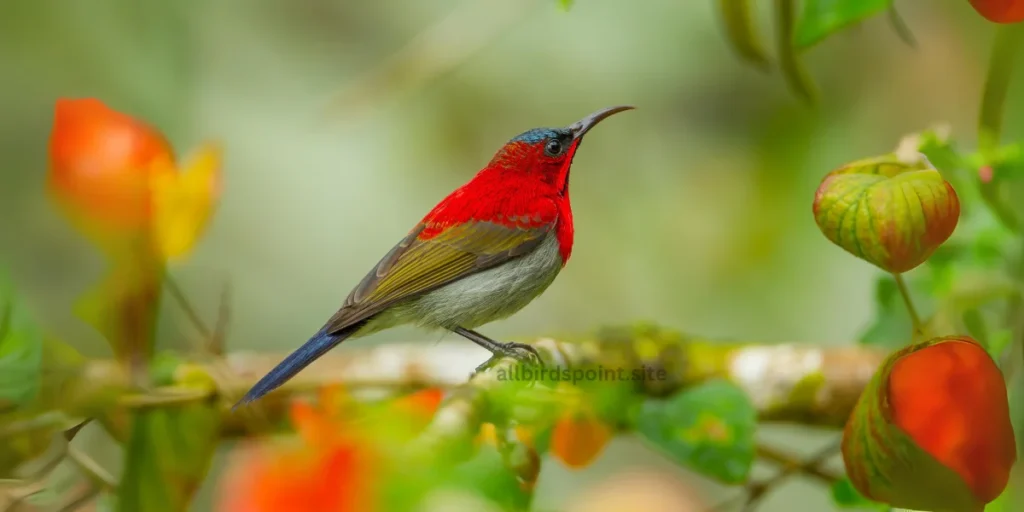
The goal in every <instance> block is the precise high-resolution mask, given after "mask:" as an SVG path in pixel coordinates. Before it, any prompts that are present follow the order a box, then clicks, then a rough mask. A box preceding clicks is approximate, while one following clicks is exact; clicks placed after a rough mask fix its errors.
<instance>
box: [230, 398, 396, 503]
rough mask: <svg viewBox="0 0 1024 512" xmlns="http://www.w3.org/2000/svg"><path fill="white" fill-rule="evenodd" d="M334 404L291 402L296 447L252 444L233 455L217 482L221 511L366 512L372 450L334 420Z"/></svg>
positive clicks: (370, 489)
mask: <svg viewBox="0 0 1024 512" xmlns="http://www.w3.org/2000/svg"><path fill="white" fill-rule="evenodd" d="M333 409H334V405H333V404H332V403H331V402H330V401H328V400H321V407H320V408H315V407H313V406H311V405H310V404H307V403H302V402H297V403H295V404H293V406H292V410H291V420H292V423H293V424H294V426H295V429H296V431H297V432H298V434H299V438H300V439H301V443H300V444H299V445H298V446H287V447H285V446H279V447H270V446H257V447H255V448H253V449H251V450H249V451H248V453H246V454H243V455H242V456H240V457H239V458H237V459H236V460H235V461H234V462H233V463H232V465H231V469H230V470H229V472H228V474H227V476H226V477H225V479H224V480H223V481H222V482H221V489H220V502H219V504H218V507H217V510H220V511H222V512H279V511H282V510H318V511H322V512H372V511H373V510H375V509H376V507H375V500H374V492H373V485H374V479H373V475H374V471H373V466H374V463H375V458H374V454H373V453H372V452H371V448H370V446H371V444H369V443H367V442H366V440H365V439H362V438H361V437H360V436H359V435H357V434H356V433H355V432H354V431H353V430H351V429H350V428H348V426H347V425H345V424H343V423H342V422H341V421H339V420H337V419H336V414H335V413H336V412H337V411H335V410H333Z"/></svg>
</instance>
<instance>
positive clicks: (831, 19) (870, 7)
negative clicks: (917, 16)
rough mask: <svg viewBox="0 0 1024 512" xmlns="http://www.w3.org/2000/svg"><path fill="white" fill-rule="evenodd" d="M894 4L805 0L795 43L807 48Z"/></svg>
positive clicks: (865, 0) (864, 0)
mask: <svg viewBox="0 0 1024 512" xmlns="http://www.w3.org/2000/svg"><path fill="white" fill-rule="evenodd" d="M891 5H892V0H806V1H805V2H804V9H803V12H802V13H801V14H800V20H799V21H798V22H797V27H796V45H797V47H798V48H800V49H806V48H809V47H811V46H814V45H815V44H817V43H820V42H821V41H822V40H824V39H825V38H826V37H828V36H830V35H832V34H835V33H836V32H839V31H841V30H843V29H845V28H847V27H849V26H850V25H853V24H855V23H858V22H861V21H864V20H866V19H867V18H870V17H872V16H874V15H876V14H878V13H880V12H882V11H885V10H886V9H888V8H889V7H890V6H891Z"/></svg>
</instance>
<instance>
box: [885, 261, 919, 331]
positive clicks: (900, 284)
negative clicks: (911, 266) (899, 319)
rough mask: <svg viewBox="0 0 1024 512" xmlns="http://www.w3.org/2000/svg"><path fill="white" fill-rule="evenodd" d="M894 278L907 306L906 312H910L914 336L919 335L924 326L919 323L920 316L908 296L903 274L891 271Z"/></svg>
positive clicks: (908, 291)
mask: <svg viewBox="0 0 1024 512" xmlns="http://www.w3.org/2000/svg"><path fill="white" fill-rule="evenodd" d="M892 276H893V277H894V278H895V279H896V286H897V287H898V288H899V289H900V296H902V297H903V303H904V304H906V306H907V312H908V313H910V322H911V324H912V325H913V326H914V336H921V335H922V334H923V333H924V328H923V327H922V325H923V324H921V317H920V316H918V314H917V309H916V308H914V301H913V299H911V298H910V288H908V287H907V283H906V282H905V281H904V280H903V274H900V273H898V272H897V273H893V275H892Z"/></svg>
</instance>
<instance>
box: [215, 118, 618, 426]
mask: <svg viewBox="0 0 1024 512" xmlns="http://www.w3.org/2000/svg"><path fill="white" fill-rule="evenodd" d="M632 108H633V107H628V106H620V107H611V108H606V109H602V110H599V111H597V112H594V113H593V114H590V115H589V116H587V117H584V118H583V119H581V120H579V121H577V122H575V123H573V124H571V125H569V126H567V127H565V128H535V129H533V130H529V131H527V132H524V133H522V134H520V135H518V136H516V137H514V138H512V140H510V141H508V143H506V144H505V145H504V146H502V148H501V149H499V150H498V152H497V153H496V154H495V155H494V158H493V159H491V161H490V163H488V164H487V166H486V167H484V168H483V169H482V170H480V172H478V173H477V175H476V176H474V177H473V179H472V180H470V181H469V182H468V183H466V184H465V185H463V186H461V187H459V188H458V189H456V190H455V191H454V192H452V193H451V194H450V195H449V196H448V197H446V198H444V200H442V201H441V202H440V203H438V205H437V206H435V207H434V209H433V210H431V211H430V213H428V214H427V215H426V216H425V217H423V220H421V221H420V223H419V224H417V225H416V227H414V228H413V229H412V231H410V232H409V234H408V235H406V237H405V238H404V239H402V241H401V242H399V243H398V245H396V246H395V247H394V248H393V249H391V251H389V252H388V253H387V254H386V255H384V258H383V259H381V260H380V262H379V263H377V266H376V267H374V268H373V270H371V271H370V273H369V274H367V275H366V277H365V278H363V280H362V282H360V283H359V285H358V286H356V287H355V289H354V290H352V292H351V293H350V294H349V296H348V298H347V299H345V303H344V304H343V305H342V306H341V309H339V310H338V311H337V312H336V313H335V314H334V316H332V317H331V318H330V319H329V320H327V323H326V324H324V326H323V327H321V328H320V330H319V331H317V333H316V334H314V335H313V337H311V338H310V339H309V340H308V341H307V342H306V343H305V344H303V345H302V346H301V347H299V348H298V350H296V351H295V352H292V353H291V354H290V355H288V357H286V358H285V359H284V361H281V363H280V364H278V365H277V366H276V367H275V368H274V369H273V370H271V371H270V373H268V374H267V375H265V376H264V377H263V378H262V379H260V381H259V382H257V383H256V385H255V386H253V387H252V389H250V390H249V392H248V393H246V395H245V396H244V397H243V398H242V399H241V400H240V401H239V402H238V404H236V405H235V407H238V406H239V405H243V404H246V403H249V402H252V401H254V400H256V399H258V398H260V397H262V396H263V395H265V394H267V393H269V392H270V391H272V390H274V389H276V388H277V387H278V386H280V385H281V384H284V383H285V382H286V381H287V380H288V379H291V378H292V377H294V376H295V374H297V373H298V372H299V371H301V370H302V369H303V368H305V367H306V366H309V364H310V363H312V362H313V361H315V360H316V359H317V358H319V357H320V356H322V355H324V354H325V353H326V352H327V351H328V350H330V349H331V348H333V347H335V346H336V345H338V344H339V343H341V342H342V341H344V340H346V339H348V338H355V337H361V336H366V335H368V334H371V333H374V332H377V331H381V330H383V329H387V328H390V327H394V326H397V325H401V324H415V325H419V326H422V327H426V328H431V329H446V330H448V331H452V332H454V333H457V334H459V335H461V336H463V337H465V338H467V339H469V340H471V341H473V342H474V343H476V344H478V345H480V346H481V347H483V348H485V349H487V350H489V351H490V352H491V353H492V354H493V356H492V358H491V359H489V360H488V361H487V362H486V363H484V364H483V365H481V368H483V367H485V366H486V365H488V364H489V363H491V362H492V361H494V360H495V358H500V357H513V358H516V359H518V360H520V361H529V360H530V359H532V358H533V357H536V358H537V361H538V362H540V357H539V355H538V354H537V352H536V349H534V348H533V347H532V346H530V345H526V344H522V343H514V342H505V343H503V342H499V341H495V340H492V339H490V338H488V337H486V336H484V335H482V334H480V333H478V332H476V331H474V330H473V329H474V328H476V327H478V326H481V325H483V324H486V323H489V322H492V321H494V320H498V319H502V318H505V317H508V316H510V315H512V314H513V313H515V312H517V311H519V310H520V309H522V308H523V307H525V306H526V305H527V304H529V303H530V302H531V301H532V300H533V299H534V298H536V297H537V296H539V295H540V294H541V293H543V292H544V290H546V289H547V287H548V286H549V285H550V284H551V283H552V281H554V279H555V277H556V276H557V275H558V273H559V271H561V270H562V267H564V266H565V263H566V262H567V261H568V260H569V255H570V254H571V253H572V241H573V224H572V209H571V207H570V205H569V168H570V167H571V166H572V160H573V156H575V154H576V150H577V149H578V148H579V145H580V142H581V141H582V140H583V136H584V135H586V133H587V132H588V131H590V129H591V128H593V127H594V126H596V125H597V124H598V123H599V122H601V121H602V120H603V119H605V118H607V117H608V116H611V115H613V114H616V113H618V112H622V111H625V110H630V109H632ZM478 369H479V368H478Z"/></svg>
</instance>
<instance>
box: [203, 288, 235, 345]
mask: <svg viewBox="0 0 1024 512" xmlns="http://www.w3.org/2000/svg"><path fill="white" fill-rule="evenodd" d="M230 323H231V285H230V284H228V283H224V288H223V289H222V290H221V292H220V307H218V308H217V322H216V323H215V324H214V326H213V334H212V335H211V336H210V337H209V338H207V342H206V352H207V353H209V354H213V355H216V356H222V355H224V348H225V341H226V340H227V333H228V324H230Z"/></svg>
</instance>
